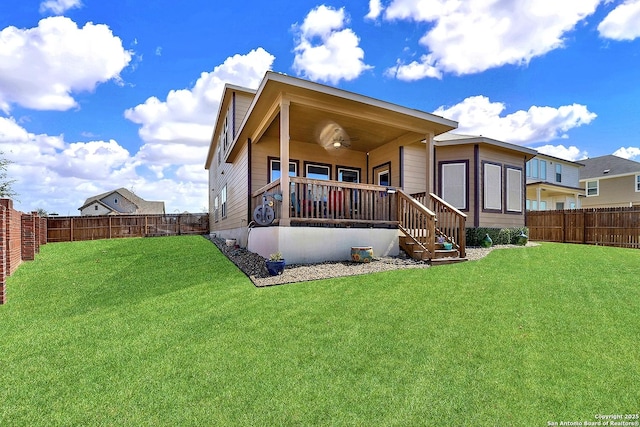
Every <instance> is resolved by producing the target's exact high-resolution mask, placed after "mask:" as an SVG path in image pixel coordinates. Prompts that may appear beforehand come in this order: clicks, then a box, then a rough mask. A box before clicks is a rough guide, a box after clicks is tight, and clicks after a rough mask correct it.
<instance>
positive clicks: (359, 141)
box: [205, 71, 457, 168]
mask: <svg viewBox="0 0 640 427" xmlns="http://www.w3.org/2000/svg"><path fill="white" fill-rule="evenodd" d="M226 90H227V91H228V90H231V89H226ZM223 98H224V95H223ZM281 100H282V101H284V102H288V103H289V106H290V107H289V108H290V117H291V120H290V123H291V124H290V129H289V134H290V139H291V140H298V141H304V142H311V141H310V140H311V139H312V138H314V136H315V135H316V134H317V131H318V129H317V127H318V125H319V123H320V122H336V123H338V124H339V125H340V126H341V127H342V128H344V129H345V131H347V132H348V135H349V137H350V139H351V149H353V150H359V151H369V150H370V149H373V148H376V147H379V146H382V145H384V144H386V143H387V142H389V141H391V140H394V139H397V138H399V137H402V136H404V135H407V134H409V133H415V134H416V135H422V138H424V136H425V135H426V134H427V133H434V134H435V135H439V134H441V133H444V132H447V131H449V130H452V129H455V128H456V127H457V123H456V122H455V121H452V120H449V119H445V118H443V117H440V116H436V115H434V114H431V113H427V112H424V111H420V110H416V109H412V108H408V107H403V106H400V105H397V104H392V103H389V102H386V101H382V100H379V99H375V98H371V97H368V96H364V95H360V94H356V93H353V92H349V91H345V90H342V89H338V88H334V87H331V86H326V85H323V84H319V83H315V82H311V81H307V80H303V79H300V78H297V77H291V76H287V75H284V74H279V73H274V72H271V71H270V72H267V73H266V74H265V77H264V78H263V80H262V82H261V83H260V86H259V87H258V90H257V91H256V92H255V96H254V98H253V101H252V103H251V105H250V106H249V109H248V111H247V114H246V116H245V117H244V120H243V122H242V124H241V125H240V128H239V131H238V133H237V135H236V138H235V140H234V141H233V143H232V149H231V150H230V151H229V153H228V157H227V160H228V159H229V158H233V157H234V155H235V152H236V150H237V147H238V145H237V144H236V141H239V140H242V141H245V140H247V139H250V140H251V141H252V142H254V143H256V142H258V141H259V140H260V138H261V137H262V136H264V135H268V136H272V137H276V136H277V135H279V120H276V118H277V117H278V116H279V113H280V102H281ZM224 111H225V110H221V111H219V113H218V114H219V116H220V114H223V112H224ZM221 120H222V118H221V117H218V118H217V119H216V128H215V129H214V134H213V137H212V141H211V145H210V148H209V154H208V155H207V161H206V164H205V168H208V167H209V166H210V164H211V160H212V158H213V153H214V147H215V145H216V143H217V135H218V132H219V128H220V125H219V123H220V122H221ZM418 138H419V137H416V139H418ZM418 140H419V139H418Z"/></svg>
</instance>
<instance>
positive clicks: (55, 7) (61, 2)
mask: <svg viewBox="0 0 640 427" xmlns="http://www.w3.org/2000/svg"><path fill="white" fill-rule="evenodd" d="M80 7H82V2H81V1H80V0H45V1H43V2H42V3H40V13H46V12H53V13H54V14H55V15H62V14H63V13H65V12H66V11H67V10H69V9H73V8H76V9H77V8H80Z"/></svg>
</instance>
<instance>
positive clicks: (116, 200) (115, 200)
mask: <svg viewBox="0 0 640 427" xmlns="http://www.w3.org/2000/svg"><path fill="white" fill-rule="evenodd" d="M113 203H115V204H116V205H117V204H118V198H117V197H116V198H115V199H113Z"/></svg>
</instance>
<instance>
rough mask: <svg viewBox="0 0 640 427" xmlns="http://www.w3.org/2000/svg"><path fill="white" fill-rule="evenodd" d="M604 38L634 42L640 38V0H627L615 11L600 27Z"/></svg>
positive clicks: (599, 29)
mask: <svg viewBox="0 0 640 427" xmlns="http://www.w3.org/2000/svg"><path fill="white" fill-rule="evenodd" d="M598 31H599V32H600V35H601V36H602V37H606V38H609V39H613V40H633V39H636V38H638V37H640V0H627V1H625V2H624V3H623V4H621V5H619V6H617V7H616V8H615V9H613V10H612V11H611V12H610V13H609V14H608V15H607V16H606V17H605V18H604V20H603V21H602V22H601V23H600V25H598Z"/></svg>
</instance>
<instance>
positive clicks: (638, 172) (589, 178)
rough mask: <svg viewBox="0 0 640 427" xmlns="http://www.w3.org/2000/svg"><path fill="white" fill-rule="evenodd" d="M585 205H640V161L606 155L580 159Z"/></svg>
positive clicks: (593, 206) (602, 206) (605, 206)
mask: <svg viewBox="0 0 640 427" xmlns="http://www.w3.org/2000/svg"><path fill="white" fill-rule="evenodd" d="M581 162H582V163H584V165H585V167H584V169H583V170H581V171H580V184H581V185H582V187H583V188H584V191H585V195H586V197H585V198H584V200H583V202H582V206H583V207H585V208H609V207H630V206H640V163H638V162H634V161H633V160H629V159H623V158H621V157H617V156H613V155H608V156H601V157H594V158H592V159H586V160H581Z"/></svg>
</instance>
